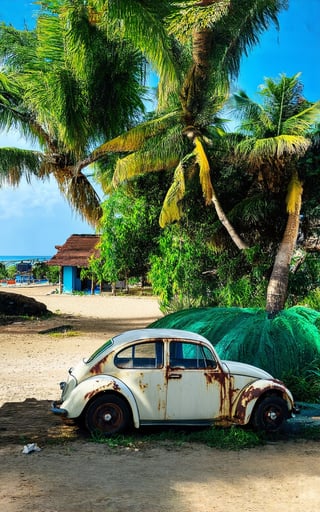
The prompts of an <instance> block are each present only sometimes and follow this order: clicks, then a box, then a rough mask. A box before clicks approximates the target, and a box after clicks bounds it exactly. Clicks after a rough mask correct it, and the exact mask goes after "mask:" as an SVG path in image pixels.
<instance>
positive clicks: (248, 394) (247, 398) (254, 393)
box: [236, 385, 262, 422]
mask: <svg viewBox="0 0 320 512" xmlns="http://www.w3.org/2000/svg"><path fill="white" fill-rule="evenodd" d="M261 391H262V390H261V388H259V387H255V386H252V385H251V386H249V387H248V388H247V389H246V390H245V391H244V392H243V393H242V395H241V398H240V401H239V403H238V405H237V411H236V416H237V418H238V419H239V420H240V421H242V422H243V421H244V419H245V416H246V409H247V404H248V403H249V402H251V400H255V399H256V398H259V397H260V396H261Z"/></svg>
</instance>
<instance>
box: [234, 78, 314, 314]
mask: <svg viewBox="0 0 320 512" xmlns="http://www.w3.org/2000/svg"><path fill="white" fill-rule="evenodd" d="M261 96H262V100H263V104H262V105H261V104H259V103H255V102H253V101H252V100H250V98H249V97H248V96H247V95H246V94H245V93H243V92H240V93H239V94H236V95H235V96H234V100H235V105H236V111H237V113H238V115H239V116H240V118H241V120H242V122H241V126H240V131H241V132H242V133H243V134H244V139H243V140H242V141H241V142H240V143H239V144H238V146H237V154H238V155H241V156H242V157H243V158H244V159H245V160H246V161H247V163H248V165H249V171H250V172H251V173H254V174H255V175H256V177H257V181H258V183H259V186H260V187H261V188H262V189H263V190H266V191H268V192H269V193H271V194H279V193H283V196H284V197H286V209H287V222H286V227H285V230H284V233H283V236H282V240H281V241H280V244H279V247H278V250H277V253H276V256H275V261H274V264H273V269H272V272H271V276H270V279H269V284H268V289H267V301H266V310H267V312H268V314H269V316H274V315H276V314H277V313H278V312H279V311H281V310H282V309H283V308H284V305H285V301H286V294H287V287H288V277H289V265H290V261H291V258H292V255H293V252H294V249H295V245H296V240H297V235H298V229H299V220H300V213H301V202H302V193H303V183H302V181H303V180H302V176H301V175H299V171H298V165H297V162H298V160H299V158H300V157H301V156H303V155H304V154H305V153H306V151H307V149H308V148H309V146H310V144H311V133H310V132H311V128H312V126H313V125H314V123H315V122H316V120H317V119H319V114H320V102H317V103H313V104H311V103H308V102H307V101H306V100H305V99H304V98H303V96H302V84H301V82H300V80H299V74H297V75H294V76H293V77H286V76H285V75H281V76H280V79H279V80H278V81H276V80H272V79H267V80H266V81H265V85H264V87H263V88H262V90H261Z"/></svg>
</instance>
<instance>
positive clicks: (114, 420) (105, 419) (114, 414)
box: [85, 394, 131, 436]
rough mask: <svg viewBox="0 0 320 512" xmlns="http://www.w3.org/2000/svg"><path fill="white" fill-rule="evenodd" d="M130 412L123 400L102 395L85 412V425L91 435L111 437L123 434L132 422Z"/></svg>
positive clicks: (113, 396)
mask: <svg viewBox="0 0 320 512" xmlns="http://www.w3.org/2000/svg"><path fill="white" fill-rule="evenodd" d="M130 416H131V415H130V410H129V407H128V405H127V403H126V402H125V400H124V399H123V398H121V397H120V396H117V395H111V394H110V395H109V394H107V395H101V396H98V397H97V398H96V399H95V400H93V401H92V402H91V403H90V404H89V406H88V408H87V410H86V412H85V425H86V428H87V429H88V430H89V432H91V433H101V434H103V435H104V436H111V435H113V434H119V433H120V432H123V431H124V430H125V429H126V428H127V427H128V425H129V422H130Z"/></svg>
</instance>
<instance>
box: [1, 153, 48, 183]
mask: <svg viewBox="0 0 320 512" xmlns="http://www.w3.org/2000/svg"><path fill="white" fill-rule="evenodd" d="M43 160H44V156H43V155H42V154H41V153H39V152H37V151H31V150H27V149H16V148H0V186H1V184H5V183H6V184H8V185H13V186H14V185H18V184H19V183H20V180H21V179H22V177H24V178H26V180H27V181H30V179H31V177H32V176H37V177H39V176H40V175H41V173H40V169H41V164H42V162H43Z"/></svg>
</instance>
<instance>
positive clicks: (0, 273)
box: [0, 263, 8, 279]
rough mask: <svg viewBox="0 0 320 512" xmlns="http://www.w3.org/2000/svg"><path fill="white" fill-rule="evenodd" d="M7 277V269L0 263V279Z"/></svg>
mask: <svg viewBox="0 0 320 512" xmlns="http://www.w3.org/2000/svg"><path fill="white" fill-rule="evenodd" d="M7 275H8V272H7V268H6V266H5V264H4V263H0V279H4V278H6V277H7Z"/></svg>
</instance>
